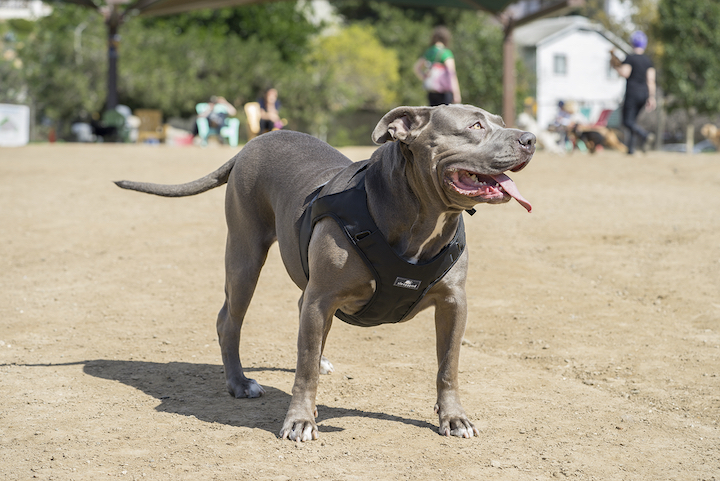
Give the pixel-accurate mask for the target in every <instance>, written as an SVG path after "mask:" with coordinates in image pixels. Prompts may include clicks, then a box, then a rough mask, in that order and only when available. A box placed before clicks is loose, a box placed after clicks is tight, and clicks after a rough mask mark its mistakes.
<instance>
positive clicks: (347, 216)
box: [300, 174, 465, 327]
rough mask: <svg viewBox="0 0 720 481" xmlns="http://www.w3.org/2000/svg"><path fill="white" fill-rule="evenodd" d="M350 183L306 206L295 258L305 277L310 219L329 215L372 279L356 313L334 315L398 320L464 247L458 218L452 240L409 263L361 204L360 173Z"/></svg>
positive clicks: (357, 320) (362, 322)
mask: <svg viewBox="0 0 720 481" xmlns="http://www.w3.org/2000/svg"><path fill="white" fill-rule="evenodd" d="M362 175H363V177H362V179H361V180H360V182H359V183H358V185H357V186H356V187H354V188H351V189H348V190H345V191H343V192H339V193H336V194H331V195H327V196H323V197H320V198H317V199H315V200H314V201H313V203H312V204H311V206H309V207H308V209H307V211H306V213H305V215H304V217H303V219H302V227H301V235H300V249H301V258H302V262H303V269H304V270H305V276H306V277H308V276H309V269H308V261H307V253H308V246H309V242H310V236H311V235H312V228H313V227H314V225H315V223H316V222H317V221H318V220H320V219H322V218H323V217H332V218H333V219H334V220H335V221H336V222H337V223H338V225H340V227H341V228H342V229H343V231H344V232H345V235H346V236H347V237H348V239H349V240H350V242H352V244H353V246H354V247H355V249H356V251H357V252H358V254H359V255H360V256H361V258H362V259H363V260H364V261H365V264H366V265H367V266H368V268H369V269H370V271H371V272H372V274H373V277H374V278H375V281H376V289H375V293H374V295H373V297H372V299H371V300H370V302H368V303H367V304H366V305H365V306H364V307H363V308H362V309H361V310H360V311H359V312H357V313H355V314H352V315H351V314H346V313H344V312H342V311H337V312H336V313H335V315H336V316H337V317H338V318H340V319H342V320H343V321H345V322H348V323H349V324H354V325H358V326H364V327H369V326H377V325H380V324H385V323H394V322H400V321H402V320H403V319H405V318H406V317H407V315H408V314H409V313H410V311H412V309H413V308H414V307H415V306H416V305H417V303H418V302H420V300H421V299H422V298H423V297H424V296H425V294H426V293H427V291H428V290H429V289H430V288H431V287H432V286H434V285H435V284H436V283H437V282H438V281H439V280H440V279H442V278H443V276H444V275H445V274H446V273H447V272H448V271H449V270H450V269H451V268H452V266H453V265H454V264H455V262H457V260H458V259H459V258H460V255H461V254H462V252H463V250H464V249H465V226H464V224H463V220H462V217H461V218H460V224H459V225H458V229H457V231H456V232H455V237H454V238H453V240H452V241H451V242H450V243H449V244H448V245H447V246H446V247H445V248H444V249H443V250H442V251H441V252H440V254H438V255H437V256H436V257H435V258H433V259H432V260H430V261H429V262H427V263H425V264H411V263H409V262H407V261H406V260H405V259H403V258H401V257H400V256H398V255H397V254H396V253H395V251H394V250H393V249H392V247H391V246H390V244H388V243H387V240H386V239H385V237H384V236H383V235H382V232H380V230H379V229H378V227H377V225H376V224H375V221H374V220H373V219H372V217H371V216H370V213H369V211H368V208H367V195H366V192H365V182H364V174H362Z"/></svg>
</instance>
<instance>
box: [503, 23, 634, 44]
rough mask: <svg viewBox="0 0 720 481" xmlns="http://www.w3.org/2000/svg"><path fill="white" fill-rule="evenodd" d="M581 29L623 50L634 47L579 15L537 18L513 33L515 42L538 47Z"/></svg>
mask: <svg viewBox="0 0 720 481" xmlns="http://www.w3.org/2000/svg"><path fill="white" fill-rule="evenodd" d="M579 30H584V31H594V32H597V33H599V34H600V35H602V36H603V37H605V38H606V39H607V40H608V41H609V42H610V43H612V44H613V45H615V46H616V47H617V48H619V49H620V50H622V51H623V52H625V53H630V52H631V51H632V47H630V45H628V44H627V42H625V41H624V40H623V39H621V38H620V37H618V36H617V35H615V34H613V33H612V32H610V31H609V30H607V29H606V28H605V27H603V26H602V25H600V24H599V23H595V22H592V21H591V20H590V19H588V18H586V17H580V16H577V15H572V16H568V17H554V18H545V19H541V20H536V21H534V22H532V23H528V24H527V25H523V26H521V27H518V28H516V29H515V31H514V33H513V38H514V40H515V44H516V45H518V46H521V47H536V46H538V45H542V44H544V43H548V42H552V41H555V40H557V39H559V38H562V37H564V36H565V35H568V34H570V33H573V32H576V31H579Z"/></svg>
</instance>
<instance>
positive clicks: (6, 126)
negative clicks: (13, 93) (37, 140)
mask: <svg viewBox="0 0 720 481" xmlns="http://www.w3.org/2000/svg"><path fill="white" fill-rule="evenodd" d="M29 141H30V107H28V106H27V105H10V104H0V147H20V146H23V145H27V143H28V142H29Z"/></svg>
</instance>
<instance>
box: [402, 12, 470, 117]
mask: <svg viewBox="0 0 720 481" xmlns="http://www.w3.org/2000/svg"><path fill="white" fill-rule="evenodd" d="M451 40H452V35H451V34H450V31H449V30H448V29H447V28H446V27H443V26H438V27H435V29H434V30H433V34H432V38H431V40H430V47H429V48H428V49H427V50H425V53H424V54H423V56H422V57H420V58H419V59H418V60H417V62H415V66H414V67H413V71H414V72H415V75H417V77H418V79H420V80H421V81H422V82H423V87H424V88H425V90H426V91H427V93H428V102H429V104H430V106H431V107H434V106H436V105H445V104H452V103H455V104H459V103H460V102H461V101H462V98H461V96H460V84H459V83H458V79H457V72H456V71H455V57H454V56H453V53H452V52H451V51H450V49H449V48H448V46H449V45H450V41H451Z"/></svg>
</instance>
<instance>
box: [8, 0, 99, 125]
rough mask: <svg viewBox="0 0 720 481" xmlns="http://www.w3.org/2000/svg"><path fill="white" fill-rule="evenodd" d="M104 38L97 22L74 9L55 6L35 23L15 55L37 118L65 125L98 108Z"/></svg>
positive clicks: (88, 13) (88, 12) (91, 15)
mask: <svg viewBox="0 0 720 481" xmlns="http://www.w3.org/2000/svg"><path fill="white" fill-rule="evenodd" d="M105 38H106V33H105V26H104V24H103V21H102V17H100V16H99V15H98V14H97V13H95V12H93V11H91V10H88V9H85V8H80V7H77V6H73V5H63V4H57V5H56V6H55V12H54V14H53V15H50V16H48V17H44V18H42V19H40V20H38V21H37V22H36V24H35V28H34V29H33V31H32V33H31V34H30V35H29V36H28V38H27V41H26V42H25V45H24V46H23V48H22V49H20V55H21V58H22V60H23V63H24V65H25V67H24V74H25V79H26V82H27V87H28V91H29V96H30V98H31V99H32V100H33V102H34V104H35V109H36V111H37V112H38V113H39V114H40V115H41V116H43V117H47V118H49V119H51V120H53V121H56V122H65V123H68V122H69V121H71V120H72V119H74V118H77V117H78V116H81V115H83V112H85V113H89V112H95V111H98V110H100V109H101V108H102V105H103V103H104V100H105V94H106V69H107V67H106V59H105V56H106V53H105V52H106V50H105ZM76 47H77V48H76Z"/></svg>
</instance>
